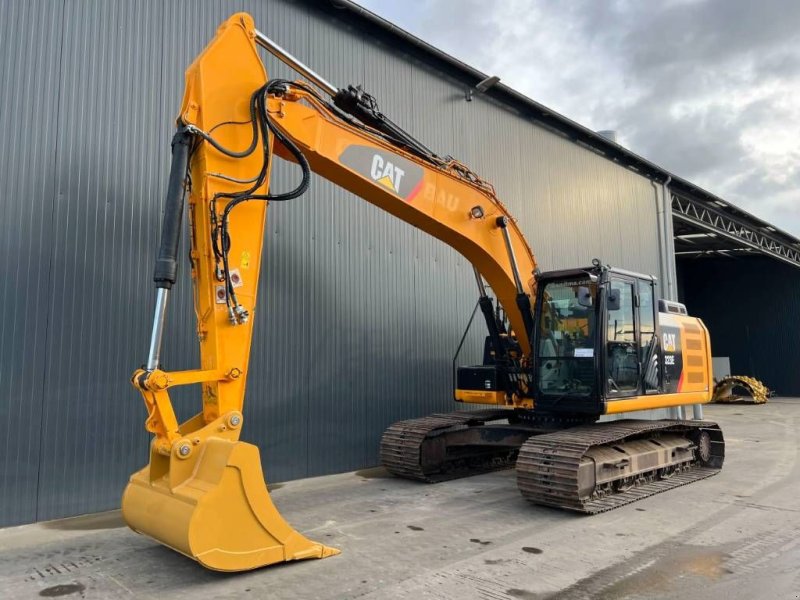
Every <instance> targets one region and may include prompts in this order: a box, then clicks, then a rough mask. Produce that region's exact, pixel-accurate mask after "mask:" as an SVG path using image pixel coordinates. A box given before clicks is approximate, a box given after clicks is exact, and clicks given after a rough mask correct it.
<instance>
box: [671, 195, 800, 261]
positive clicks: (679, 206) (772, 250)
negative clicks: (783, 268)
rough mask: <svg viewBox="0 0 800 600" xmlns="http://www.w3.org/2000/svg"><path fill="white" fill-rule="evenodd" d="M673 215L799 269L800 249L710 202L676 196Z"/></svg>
mask: <svg viewBox="0 0 800 600" xmlns="http://www.w3.org/2000/svg"><path fill="white" fill-rule="evenodd" d="M672 216H673V217H674V218H675V219H678V220H680V221H684V222H686V223H690V224H691V225H694V226H695V227H699V228H700V229H703V230H705V231H707V232H709V233H715V234H717V235H719V236H721V237H724V238H726V239H729V240H732V241H735V242H737V243H739V244H744V245H745V246H748V247H750V248H753V249H754V250H758V251H759V252H761V253H762V254H765V255H767V256H769V257H771V258H775V259H777V260H780V261H783V262H785V263H788V264H790V265H792V266H795V267H798V268H800V248H797V247H796V246H793V245H790V244H786V243H784V242H782V241H781V240H779V239H777V238H775V237H773V236H772V235H769V234H768V233H765V232H764V230H763V229H761V228H758V229H757V228H755V227H753V226H752V224H750V223H747V222H746V221H743V220H741V219H737V218H735V217H733V216H731V215H728V214H725V213H724V212H723V211H722V210H720V209H718V208H716V207H714V206H712V205H710V204H709V203H706V202H702V201H700V200H695V199H692V198H688V197H686V196H681V195H678V194H675V193H673V194H672Z"/></svg>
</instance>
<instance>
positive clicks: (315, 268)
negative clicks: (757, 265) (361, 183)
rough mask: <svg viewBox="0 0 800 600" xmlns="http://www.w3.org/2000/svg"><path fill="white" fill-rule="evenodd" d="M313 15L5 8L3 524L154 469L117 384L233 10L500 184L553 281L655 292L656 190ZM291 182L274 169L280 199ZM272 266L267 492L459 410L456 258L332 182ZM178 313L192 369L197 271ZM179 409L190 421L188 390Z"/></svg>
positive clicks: (69, 509) (269, 257)
mask: <svg viewBox="0 0 800 600" xmlns="http://www.w3.org/2000/svg"><path fill="white" fill-rule="evenodd" d="M311 6H313V5H312V4H310V3H302V2H291V1H289V0H252V1H250V2H215V1H210V0H207V1H190V0H182V1H178V0H175V1H171V2H162V1H161V0H136V1H130V2H102V3H97V2H91V1H89V0H63V1H59V2H51V1H49V0H48V1H44V0H36V1H33V0H6V1H5V2H4V3H3V7H4V8H3V10H4V13H3V16H4V18H3V19H2V20H0V51H1V52H0V57H2V58H1V59H0V61H1V62H0V69H2V71H1V72H2V81H3V82H4V85H3V86H2V88H0V98H1V99H2V103H1V104H0V125H1V127H0V130H2V132H3V137H4V140H5V142H4V144H2V145H0V178H1V180H0V184H2V189H3V190H4V192H5V195H4V198H3V200H2V202H3V207H4V218H3V219H2V221H1V222H0V229H1V230H2V244H3V252H2V253H0V261H2V265H3V272H2V275H3V278H2V287H0V294H1V296H0V298H2V306H3V311H2V313H3V316H2V319H3V321H2V337H0V431H2V434H3V435H2V442H0V449H2V450H1V451H2V456H0V525H8V524H15V523H23V522H30V521H34V520H42V519H51V518H56V517H62V516H66V515H74V514H79V513H85V512H90V511H95V510H102V509H108V508H112V507H115V506H117V505H118V502H119V496H120V493H121V491H122V488H123V486H124V484H125V481H126V479H127V476H128V474H129V473H130V472H132V471H133V470H134V469H136V468H138V467H140V466H141V465H142V464H144V463H145V462H146V460H147V441H148V438H147V436H146V435H145V432H144V428H143V426H142V425H143V419H144V416H145V411H144V407H143V406H142V403H141V400H140V398H139V396H138V394H137V393H136V392H135V391H134V390H133V389H132V388H131V387H130V386H129V384H128V377H129V375H130V373H131V372H132V371H133V369H134V368H136V367H137V366H138V365H140V364H141V363H142V361H143V360H144V358H145V353H146V350H147V342H148V336H149V326H150V318H151V310H152V306H153V296H154V293H153V289H152V284H151V283H150V277H151V268H152V263H153V256H154V251H155V247H156V244H157V237H158V231H159V220H160V210H161V203H162V196H163V192H164V189H165V187H166V177H167V168H168V163H169V142H170V138H171V134H172V128H173V119H174V115H175V112H176V110H177V107H178V105H179V101H180V98H181V95H182V85H183V69H184V68H185V66H186V65H188V64H189V63H190V62H191V60H192V58H193V57H194V56H195V55H196V54H197V53H198V52H199V51H200V50H201V49H202V47H203V46H204V44H205V43H206V42H207V41H208V40H209V39H210V38H211V37H212V36H213V34H214V31H215V29H216V27H217V25H218V24H219V23H220V22H221V21H222V20H224V19H225V18H227V17H228V16H229V15H230V14H231V13H232V12H235V11H236V10H246V11H249V12H251V13H252V14H253V15H254V16H255V18H256V22H257V23H258V26H259V28H260V29H261V30H262V31H264V32H265V33H266V34H268V35H270V36H271V37H273V38H274V39H275V40H276V41H277V42H278V43H280V44H281V45H284V46H285V47H287V48H289V49H290V50H291V51H292V52H293V53H295V54H296V55H297V56H299V57H301V58H302V59H304V60H306V61H307V62H308V63H309V64H311V65H312V66H313V67H314V68H315V69H316V70H318V71H319V72H320V73H322V74H324V75H325V76H326V77H327V78H328V79H330V80H332V81H334V82H336V83H337V84H339V85H344V84H347V83H363V84H365V86H366V87H367V89H369V90H370V91H371V92H373V93H374V94H375V95H377V97H378V98H379V99H380V100H381V102H382V108H383V109H384V110H385V112H387V113H388V114H390V115H392V117H393V118H394V119H395V120H396V121H397V122H399V123H400V124H401V125H403V126H405V127H407V128H408V129H410V130H411V131H412V132H413V133H414V134H416V135H417V136H418V137H420V138H421V139H422V140H424V141H425V142H426V143H428V144H429V145H431V146H432V147H433V148H434V149H436V150H438V151H440V152H441V153H444V154H453V155H454V156H456V157H458V158H460V159H461V160H463V161H464V162H466V163H468V164H470V165H471V166H472V167H474V168H475V169H476V170H477V171H478V172H479V173H480V174H481V175H483V176H485V177H486V178H488V179H490V180H491V181H493V182H494V183H495V184H496V186H497V188H498V190H499V192H500V194H501V197H502V198H503V199H504V201H505V202H506V203H507V205H508V206H509V208H510V209H511V211H512V212H513V213H514V214H515V215H516V216H517V217H518V218H519V220H520V222H521V224H522V228H523V230H524V231H525V233H526V235H527V237H528V239H529V241H530V242H531V243H532V244H533V246H534V250H535V251H536V253H537V257H538V259H539V261H540V263H541V266H542V267H543V268H544V269H550V268H558V267H566V266H574V265H582V264H588V263H589V261H590V260H591V259H592V258H593V257H601V258H603V259H604V260H606V261H607V262H610V263H612V264H615V265H618V266H622V267H627V268H630V269H635V270H640V271H645V272H653V273H658V274H659V275H663V274H662V273H659V251H658V245H657V228H656V210H655V191H654V188H653V187H652V186H651V185H650V183H649V182H648V181H647V180H646V179H644V178H642V177H640V176H638V175H636V174H634V173H632V172H630V171H627V170H625V169H623V168H620V167H618V166H616V165H614V164H612V163H610V162H608V161H606V160H605V159H603V158H602V157H600V156H598V155H595V154H594V153H592V152H590V151H588V150H585V149H583V148H581V147H578V146H576V145H575V144H573V143H571V142H570V141H568V140H566V139H563V138H561V137H559V136H556V135H554V134H552V133H549V132H548V131H545V130H544V129H541V128H539V127H537V126H535V125H533V124H532V123H530V122H528V121H526V120H524V119H522V118H520V117H518V116H516V115H515V114H514V113H513V112H511V111H509V110H507V109H506V108H504V107H503V106H499V105H495V104H493V103H491V102H490V101H487V100H486V99H485V98H481V97H478V98H476V99H475V100H474V101H473V102H471V103H467V102H465V101H464V99H463V97H464V89H463V88H464V86H463V85H462V84H461V83H459V82H458V81H456V80H455V79H453V78H452V77H451V76H449V75H447V74H444V73H441V72H436V71H434V70H432V69H431V68H430V67H429V66H427V65H426V64H423V63H422V62H420V61H419V60H417V59H412V58H410V57H408V56H404V54H403V53H402V52H401V51H400V50H398V49H397V48H393V47H387V46H386V44H385V42H381V41H379V40H377V39H374V38H372V37H370V36H369V35H365V34H364V32H361V31H355V30H354V29H353V28H352V27H351V26H349V25H348V24H347V23H344V22H341V21H337V20H334V19H332V18H331V17H330V16H328V15H325V14H323V13H319V12H317V10H316V9H314V8H312V7H311ZM33 31H35V32H36V35H31V32H33ZM265 62H266V63H267V66H268V69H269V71H270V73H271V74H272V75H282V76H288V75H290V73H289V72H288V71H287V70H286V69H285V68H281V66H280V65H276V61H275V60H274V59H272V58H271V57H265ZM291 177H292V173H291V169H290V168H289V167H287V166H285V165H281V166H279V168H278V169H277V170H276V177H275V180H274V181H275V184H274V185H275V187H276V188H281V187H289V186H290V185H292V182H293V179H292V178H291ZM265 252H266V263H265V272H264V274H263V277H262V286H263V287H262V289H261V291H260V298H261V302H262V304H261V308H260V310H259V318H258V321H257V326H256V330H257V331H256V342H255V347H254V349H253V354H252V365H253V368H252V370H251V381H250V383H249V388H248V390H249V391H248V401H247V406H246V409H245V415H246V419H247V422H246V427H245V433H244V437H245V438H246V439H248V440H249V441H253V442H255V443H257V444H258V445H259V446H260V447H261V449H262V455H263V457H264V462H265V468H266V472H267V475H268V477H269V479H270V480H272V481H275V480H286V479H290V478H298V477H304V476H311V475H319V474H323V473H331V472H336V471H346V470H350V469H356V468H359V467H363V466H368V465H372V464H375V463H376V462H377V445H378V440H379V437H380V434H381V432H382V430H383V429H384V427H385V426H386V425H387V424H389V423H391V422H393V421H395V420H398V419H401V418H407V417H413V416H418V415H422V414H425V413H428V412H431V411H437V410H448V409H450V408H451V407H452V406H453V405H452V403H451V400H450V394H451V379H450V377H451V359H452V354H453V352H454V350H455V347H456V345H457V343H458V339H459V337H460V335H461V333H462V329H463V327H464V325H465V324H466V321H467V319H468V317H469V313H470V311H471V310H472V307H473V304H474V301H475V290H474V289H473V287H474V281H473V279H472V272H471V267H470V265H468V264H467V263H466V262H465V261H464V260H463V259H462V258H461V257H460V256H457V255H456V254H455V253H454V252H453V251H451V250H450V249H449V248H448V247H445V246H443V245H442V244H441V243H439V242H437V241H436V240H434V239H433V238H430V237H429V236H427V235H426V234H423V233H421V232H419V231H417V230H415V229H412V228H411V227H409V226H407V225H405V224H403V223H401V222H399V221H396V220H394V219H393V218H391V217H389V216H388V215H386V214H383V213H381V212H380V211H378V210H377V209H375V208H373V207H371V206H370V205H368V204H366V203H365V202H363V201H360V200H359V199H357V198H355V197H353V196H351V195H349V194H347V193H345V192H344V191H342V190H340V189H337V188H336V187H334V186H332V185H331V184H328V183H327V182H325V181H322V180H320V179H319V178H315V179H314V182H313V188H312V191H311V192H310V193H309V194H307V195H306V196H305V197H303V198H302V199H300V200H297V201H294V202H291V203H287V204H281V205H279V206H274V207H273V208H271V209H270V214H269V217H268V234H267V240H266V244H265ZM184 275H185V273H184ZM174 298H175V300H174V301H172V304H171V306H170V314H169V319H170V321H169V328H168V335H169V336H170V338H169V341H168V342H167V345H166V348H165V350H164V354H163V356H164V363H165V366H166V367H167V368H169V369H180V368H190V367H193V366H195V360H196V356H197V350H196V348H195V344H194V343H193V333H192V331H193V326H192V323H193V318H194V317H193V314H192V311H191V307H190V306H191V304H190V290H189V289H188V287H187V285H185V278H184V285H181V286H179V290H178V292H177V293H176V294H175V295H174ZM480 335H481V334H480V332H476V334H475V336H474V337H475V339H479V338H480ZM191 391H193V390H191ZM175 397H176V403H177V405H178V409H179V412H180V413H181V414H182V415H184V416H188V415H189V414H192V413H193V412H194V409H195V408H196V405H195V404H194V399H195V398H194V395H193V394H192V393H181V394H176V396H175Z"/></svg>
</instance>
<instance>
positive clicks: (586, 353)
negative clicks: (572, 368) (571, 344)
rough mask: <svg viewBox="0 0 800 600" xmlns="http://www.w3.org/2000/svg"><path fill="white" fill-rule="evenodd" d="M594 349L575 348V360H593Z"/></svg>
mask: <svg viewBox="0 0 800 600" xmlns="http://www.w3.org/2000/svg"><path fill="white" fill-rule="evenodd" d="M593 356H594V348H575V358H592V357H593Z"/></svg>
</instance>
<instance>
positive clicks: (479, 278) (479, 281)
mask: <svg viewBox="0 0 800 600" xmlns="http://www.w3.org/2000/svg"><path fill="white" fill-rule="evenodd" d="M472 269H473V270H474V271H475V281H476V283H477V284H478V294H479V295H480V297H481V298H485V297H486V286H485V285H484V284H483V277H482V276H481V272H480V271H478V267H476V266H474V265H473V267H472Z"/></svg>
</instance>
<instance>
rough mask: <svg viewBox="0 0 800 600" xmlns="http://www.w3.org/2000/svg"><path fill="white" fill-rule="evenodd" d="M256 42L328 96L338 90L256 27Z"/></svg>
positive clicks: (333, 94)
mask: <svg viewBox="0 0 800 600" xmlns="http://www.w3.org/2000/svg"><path fill="white" fill-rule="evenodd" d="M256 43H257V44H258V45H259V46H261V47H262V48H264V49H266V50H267V52H269V53H270V54H272V55H273V56H275V57H276V58H278V59H279V60H280V61H281V62H284V63H286V64H287V65H289V66H290V67H291V68H292V69H294V70H295V71H297V72H298V73H300V74H301V75H302V76H303V77H305V78H306V79H308V80H309V81H310V82H311V83H313V84H314V85H316V86H317V87H319V88H321V89H322V90H323V91H325V93H326V94H328V95H329V96H331V97H333V96H335V95H336V94H337V93H338V92H339V88H337V87H336V86H335V85H333V84H332V83H331V82H330V81H328V80H326V79H325V78H324V77H322V76H321V75H319V74H317V73H316V72H315V71H314V70H313V69H312V68H311V67H309V66H307V65H305V64H303V63H302V62H301V61H300V60H299V59H297V58H296V57H295V56H292V55H291V54H290V53H289V52H287V51H286V50H284V49H283V48H281V47H280V46H279V45H278V44H276V43H275V42H273V41H272V40H271V39H269V38H268V37H267V36H265V35H264V34H263V33H261V32H260V31H258V30H257V29H256Z"/></svg>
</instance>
